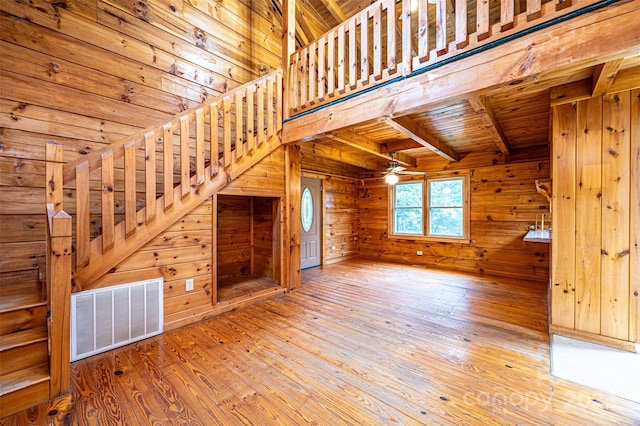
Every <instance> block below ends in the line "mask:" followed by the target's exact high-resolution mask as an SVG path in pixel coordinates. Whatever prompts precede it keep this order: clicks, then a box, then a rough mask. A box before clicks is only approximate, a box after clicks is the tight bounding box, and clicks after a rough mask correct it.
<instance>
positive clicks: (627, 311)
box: [551, 89, 640, 342]
mask: <svg viewBox="0 0 640 426" xmlns="http://www.w3.org/2000/svg"><path fill="white" fill-rule="evenodd" d="M639 123H640V90H637V89H636V90H629V91H624V92H619V93H615V94H608V95H604V96H600V97H594V98H591V99H586V100H583V101H579V102H574V103H568V104H564V105H558V106H556V107H554V108H553V190H554V196H553V208H554V218H553V229H554V241H553V273H552V282H551V283H552V296H551V299H552V312H551V319H552V327H554V330H555V331H556V332H559V333H563V332H567V331H576V332H579V333H582V335H583V336H586V338H590V339H596V340H597V337H595V336H602V337H605V338H613V339H616V340H621V341H632V342H640V330H639V328H640V327H639V325H640V295H639V292H640V175H639V172H638V170H640V127H639Z"/></svg>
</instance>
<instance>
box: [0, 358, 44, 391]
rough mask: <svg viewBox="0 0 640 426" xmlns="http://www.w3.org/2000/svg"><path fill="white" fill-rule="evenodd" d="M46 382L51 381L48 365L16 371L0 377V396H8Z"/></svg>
mask: <svg viewBox="0 0 640 426" xmlns="http://www.w3.org/2000/svg"><path fill="white" fill-rule="evenodd" d="M46 380H49V367H48V366H47V365H46V364H40V365H36V366H34V367H31V368H25V369H24V370H19V371H14V372H13V373H9V374H5V375H3V376H0V395H6V394H8V393H11V392H15V391H17V390H19V389H22V388H26V387H27V386H31V385H34V384H36V383H40V382H43V381H46Z"/></svg>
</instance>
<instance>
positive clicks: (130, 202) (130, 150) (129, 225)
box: [76, 141, 138, 234]
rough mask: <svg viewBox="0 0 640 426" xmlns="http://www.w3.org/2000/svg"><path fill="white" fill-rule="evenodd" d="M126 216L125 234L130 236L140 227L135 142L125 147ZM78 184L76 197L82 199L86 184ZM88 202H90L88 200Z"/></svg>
mask: <svg viewBox="0 0 640 426" xmlns="http://www.w3.org/2000/svg"><path fill="white" fill-rule="evenodd" d="M124 174H125V176H124V215H125V233H126V234H130V233H132V232H133V231H135V230H136V227H137V226H138V220H137V214H136V213H137V199H136V144H135V142H134V141H131V142H130V143H128V144H126V145H125V146H124ZM80 182H81V181H78V182H77V194H76V197H78V199H80V192H81V191H82V190H83V187H84V186H85V185H84V184H81V183H80ZM87 201H88V200H87Z"/></svg>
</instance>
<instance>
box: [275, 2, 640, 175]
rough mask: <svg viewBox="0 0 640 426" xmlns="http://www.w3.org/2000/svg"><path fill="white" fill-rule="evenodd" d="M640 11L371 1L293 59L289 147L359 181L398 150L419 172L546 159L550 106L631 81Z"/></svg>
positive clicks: (611, 5) (639, 42)
mask: <svg viewBox="0 0 640 426" xmlns="http://www.w3.org/2000/svg"><path fill="white" fill-rule="evenodd" d="M638 8H639V5H638V2H620V1H612V0H609V1H597V0H564V1H539V0H538V1H536V0H530V1H513V0H501V1H474V0H469V1H465V0H458V1H454V0H401V1H394V0H383V1H378V2H375V3H373V4H371V5H370V6H369V7H367V8H365V9H362V10H361V11H358V12H356V13H353V14H352V16H351V17H349V18H348V19H347V20H345V21H344V22H342V23H341V24H339V25H338V26H337V27H335V28H334V29H332V30H330V31H329V32H327V33H326V34H324V35H322V36H321V37H319V38H317V40H315V41H313V42H311V43H310V44H308V45H307V46H305V47H303V48H302V49H299V50H297V51H295V52H293V53H292V54H291V55H290V56H289V60H288V67H287V70H286V71H287V77H286V78H287V80H286V81H287V83H286V87H288V90H287V92H286V94H285V102H286V104H285V108H286V114H287V116H288V118H287V119H286V120H285V124H284V131H283V139H284V142H285V143H295V142H302V141H307V142H309V141H313V142H314V143H313V144H302V150H303V153H304V152H305V150H306V152H307V154H309V155H312V154H313V155H315V156H324V157H328V158H331V159H333V160H335V161H339V162H341V163H347V164H350V165H352V166H354V167H356V169H354V170H358V171H360V173H361V176H367V173H371V172H373V171H376V170H377V171H379V170H381V169H382V167H384V164H385V163H386V162H388V161H389V153H391V152H396V153H397V154H396V155H397V156H401V157H402V158H401V160H402V163H403V165H404V166H406V167H409V168H416V167H417V168H418V169H420V168H421V167H423V166H425V164H427V163H430V164H432V163H433V162H453V163H458V164H459V165H460V164H463V163H464V160H465V158H469V157H473V156H476V157H477V156H478V155H493V156H495V157H496V160H495V161H505V158H514V157H518V156H520V155H526V156H527V157H530V156H531V155H532V154H531V153H538V154H534V155H541V156H544V157H546V158H548V153H549V134H550V126H551V123H550V114H549V111H550V108H551V107H552V106H554V105H556V104H558V103H564V102H569V101H572V100H573V101H576V100H580V99H584V98H586V97H591V96H594V95H598V94H605V93H615V92H616V90H619V89H622V88H624V89H628V88H629V87H630V86H634V85H637V83H638V81H639V80H640V77H639V74H640V73H639V71H638V68H637V67H638V65H639V64H640V56H639V53H640V26H638V25H637V23H636V22H637V18H638V16H640V12H639V11H638ZM398 158H400V157H398ZM461 162H462V163H461ZM443 164H444V163H443ZM442 167H445V166H442Z"/></svg>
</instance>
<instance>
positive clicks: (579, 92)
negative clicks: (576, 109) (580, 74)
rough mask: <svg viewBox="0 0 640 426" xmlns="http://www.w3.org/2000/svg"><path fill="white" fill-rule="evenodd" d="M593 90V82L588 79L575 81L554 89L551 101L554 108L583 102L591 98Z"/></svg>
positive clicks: (550, 96)
mask: <svg viewBox="0 0 640 426" xmlns="http://www.w3.org/2000/svg"><path fill="white" fill-rule="evenodd" d="M591 90H592V89H591V81H590V80H589V79H588V78H587V79H585V80H580V81H574V82H573V83H567V84H563V85H561V86H556V87H554V88H552V89H551V93H550V95H549V98H550V99H549V101H550V104H551V106H552V107H554V106H558V105H562V104H567V103H570V102H578V101H582V100H584V99H589V98H590V97H591Z"/></svg>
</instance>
